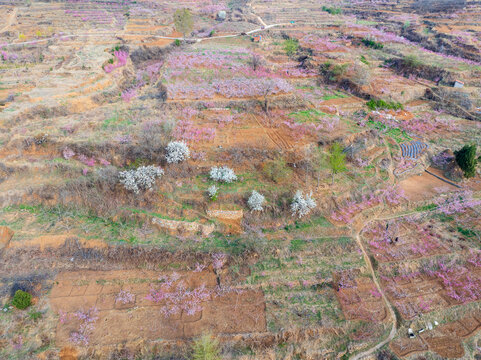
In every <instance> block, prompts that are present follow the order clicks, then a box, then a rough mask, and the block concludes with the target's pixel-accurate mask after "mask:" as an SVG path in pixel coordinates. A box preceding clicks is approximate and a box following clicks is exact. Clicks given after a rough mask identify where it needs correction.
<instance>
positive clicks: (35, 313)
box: [28, 310, 42, 321]
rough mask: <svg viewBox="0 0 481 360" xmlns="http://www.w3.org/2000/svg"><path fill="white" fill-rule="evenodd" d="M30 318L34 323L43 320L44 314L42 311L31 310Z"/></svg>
mask: <svg viewBox="0 0 481 360" xmlns="http://www.w3.org/2000/svg"><path fill="white" fill-rule="evenodd" d="M28 317H29V318H30V319H32V320H33V321H37V320H38V319H41V318H42V313H41V312H40V311H34V310H31V311H29V313H28Z"/></svg>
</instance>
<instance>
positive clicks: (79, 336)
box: [59, 307, 99, 346]
mask: <svg viewBox="0 0 481 360" xmlns="http://www.w3.org/2000/svg"><path fill="white" fill-rule="evenodd" d="M98 318H99V312H98V310H97V308H95V307H93V308H90V309H88V310H86V311H83V310H78V311H76V312H74V313H69V314H67V313H65V312H63V311H60V312H59V320H60V323H65V322H68V321H70V320H72V319H77V320H79V321H80V325H79V328H78V330H76V331H73V332H72V333H71V334H70V341H71V342H72V343H74V344H75V345H83V346H87V345H88V344H89V337H90V334H91V333H92V331H93V330H94V328H95V322H96V321H97V320H98Z"/></svg>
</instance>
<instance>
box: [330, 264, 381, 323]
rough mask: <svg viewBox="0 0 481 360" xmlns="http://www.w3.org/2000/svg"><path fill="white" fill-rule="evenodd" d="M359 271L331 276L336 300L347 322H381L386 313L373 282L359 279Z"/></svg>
mask: <svg viewBox="0 0 481 360" xmlns="http://www.w3.org/2000/svg"><path fill="white" fill-rule="evenodd" d="M359 275H360V271H359V270H347V271H343V272H341V273H337V274H334V275H333V280H334V281H335V284H336V288H337V298H338V300H339V302H340V303H341V307H342V311H343V313H344V315H345V317H346V318H347V319H349V320H364V321H382V320H384V319H385V318H386V316H387V312H386V308H385V306H384V303H383V301H382V297H381V294H380V293H379V292H378V290H377V288H376V286H375V284H374V282H373V281H372V279H371V278H369V277H361V276H359Z"/></svg>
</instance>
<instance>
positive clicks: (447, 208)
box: [434, 190, 481, 215]
mask: <svg viewBox="0 0 481 360" xmlns="http://www.w3.org/2000/svg"><path fill="white" fill-rule="evenodd" d="M434 202H435V204H436V205H437V206H438V209H437V211H439V212H441V213H443V214H445V215H452V214H457V213H463V212H465V211H467V210H468V209H472V208H474V207H476V206H479V205H481V199H476V198H474V197H473V192H472V191H471V190H459V191H455V192H451V193H449V194H448V195H447V196H446V197H438V198H437V199H435V201H434Z"/></svg>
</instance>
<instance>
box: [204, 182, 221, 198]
mask: <svg viewBox="0 0 481 360" xmlns="http://www.w3.org/2000/svg"><path fill="white" fill-rule="evenodd" d="M218 191H219V188H218V187H217V186H215V185H212V186H209V188H208V189H207V195H209V198H210V199H211V200H212V201H214V200H215V199H216V198H217V192H218Z"/></svg>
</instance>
